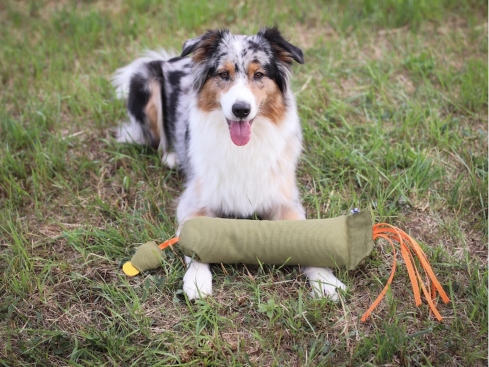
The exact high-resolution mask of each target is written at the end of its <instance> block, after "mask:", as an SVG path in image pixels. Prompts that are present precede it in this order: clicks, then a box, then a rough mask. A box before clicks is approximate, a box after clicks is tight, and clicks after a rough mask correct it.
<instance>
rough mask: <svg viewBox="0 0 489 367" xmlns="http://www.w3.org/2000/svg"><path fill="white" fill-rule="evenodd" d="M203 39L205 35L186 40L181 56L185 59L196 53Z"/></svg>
mask: <svg viewBox="0 0 489 367" xmlns="http://www.w3.org/2000/svg"><path fill="white" fill-rule="evenodd" d="M202 37H204V35H201V36H199V37H195V38H190V39H188V40H186V41H185V43H184V44H183V48H182V54H181V56H182V57H184V56H187V55H188V54H191V53H192V52H194V51H195V49H196V48H197V47H198V45H199V43H200V41H202Z"/></svg>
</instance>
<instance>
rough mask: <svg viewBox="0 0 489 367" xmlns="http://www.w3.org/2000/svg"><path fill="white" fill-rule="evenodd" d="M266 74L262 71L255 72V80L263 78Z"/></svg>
mask: <svg viewBox="0 0 489 367" xmlns="http://www.w3.org/2000/svg"><path fill="white" fill-rule="evenodd" d="M264 76H265V74H263V73H262V72H261V71H257V72H256V73H255V75H253V78H255V80H260V79H261V78H263V77H264Z"/></svg>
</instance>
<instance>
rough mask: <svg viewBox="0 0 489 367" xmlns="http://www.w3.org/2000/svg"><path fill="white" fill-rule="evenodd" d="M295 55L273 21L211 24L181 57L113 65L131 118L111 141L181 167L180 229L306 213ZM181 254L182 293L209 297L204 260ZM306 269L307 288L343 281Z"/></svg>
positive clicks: (325, 290) (332, 293) (333, 292)
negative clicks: (238, 28)
mask: <svg viewBox="0 0 489 367" xmlns="http://www.w3.org/2000/svg"><path fill="white" fill-rule="evenodd" d="M190 54H192V57H187V56H188V55H190ZM294 61H295V62H298V63H300V64H302V63H304V57H303V53H302V51H301V49H299V48H298V47H296V46H294V45H292V44H291V43H289V42H288V41H287V40H286V39H285V38H284V37H283V36H282V35H281V33H280V31H279V30H278V29H277V28H276V27H271V28H262V29H261V30H260V31H259V32H258V33H257V34H255V35H252V36H244V35H233V34H232V33H231V32H230V31H229V30H227V29H218V30H208V31H207V32H205V33H204V34H202V35H201V36H199V37H196V38H192V39H189V40H187V41H186V42H185V43H184V45H183V50H182V53H181V55H180V56H179V57H172V55H169V54H167V53H166V52H165V51H162V52H160V53H157V52H154V51H153V52H149V53H147V54H146V56H145V57H141V58H139V59H136V60H135V61H133V62H132V63H131V64H129V65H127V66H125V67H123V68H120V69H118V70H117V71H116V72H115V74H114V76H113V80H112V82H113V85H114V87H115V89H116V93H117V95H118V96H119V97H127V111H128V115H129V119H130V121H129V122H128V123H125V124H123V125H121V126H120V127H119V128H118V130H117V132H116V139H117V141H119V142H132V143H137V144H146V145H150V146H152V147H155V148H158V149H159V150H160V151H161V154H162V160H163V162H164V163H165V164H166V165H167V166H169V167H170V168H174V167H177V166H178V168H179V169H180V170H181V171H182V172H183V173H184V176H185V189H184V192H183V194H182V195H181V197H180V198H179V201H178V206H177V220H178V223H179V230H180V228H181V226H182V225H183V223H184V222H185V221H186V220H189V219H191V218H194V217H198V216H210V217H233V218H249V217H252V216H257V217H259V218H260V219H264V220H301V219H305V211H304V208H303V206H302V204H301V201H300V198H299V190H298V187H297V183H296V168H297V163H298V159H299V155H300V153H301V150H302V132H301V125H300V120H299V116H298V113H297V106H296V101H295V98H294V94H293V93H292V91H291V89H290V84H289V79H290V75H291V68H292V64H293V62H294ZM185 260H186V263H187V270H186V273H185V275H184V278H183V290H184V292H185V293H186V295H187V296H188V298H189V299H197V298H200V297H204V296H206V295H211V294H212V274H211V271H210V267H209V264H205V263H201V262H198V261H196V260H194V259H191V258H189V257H186V258H185ZM303 271H304V273H305V275H306V276H307V277H308V279H309V282H310V284H311V286H312V289H313V294H314V295H319V296H327V297H331V298H332V299H333V300H336V299H337V297H338V294H337V288H341V289H344V288H345V285H344V284H343V283H342V282H340V281H339V280H338V279H337V278H336V277H335V276H334V275H333V273H332V271H331V269H329V268H319V267H306V268H303Z"/></svg>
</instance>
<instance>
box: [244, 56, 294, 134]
mask: <svg viewBox="0 0 489 367" xmlns="http://www.w3.org/2000/svg"><path fill="white" fill-rule="evenodd" d="M256 72H262V73H263V74H265V70H264V69H263V68H262V67H261V65H260V64H259V63H256V62H255V63H251V64H250V65H249V66H248V80H250V87H251V88H250V89H251V91H252V93H253V94H254V96H255V98H256V104H257V105H258V106H260V107H259V110H258V115H261V116H264V117H266V118H268V119H270V120H271V121H272V122H273V123H275V124H280V122H281V121H282V120H283V119H284V117H285V106H284V98H283V96H282V93H281V92H280V89H279V88H278V86H277V84H275V82H274V81H273V80H272V79H270V78H268V77H267V76H266V74H265V76H264V77H263V78H262V79H260V80H255V78H254V75H255V73H256Z"/></svg>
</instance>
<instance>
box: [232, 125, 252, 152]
mask: <svg viewBox="0 0 489 367" xmlns="http://www.w3.org/2000/svg"><path fill="white" fill-rule="evenodd" d="M227 122H228V125H229V133H230V134H231V140H232V141H233V143H234V144H236V145H237V146H239V147H241V146H243V145H246V144H248V142H249V141H250V138H251V124H252V123H253V119H251V120H249V121H232V120H227Z"/></svg>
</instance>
